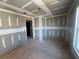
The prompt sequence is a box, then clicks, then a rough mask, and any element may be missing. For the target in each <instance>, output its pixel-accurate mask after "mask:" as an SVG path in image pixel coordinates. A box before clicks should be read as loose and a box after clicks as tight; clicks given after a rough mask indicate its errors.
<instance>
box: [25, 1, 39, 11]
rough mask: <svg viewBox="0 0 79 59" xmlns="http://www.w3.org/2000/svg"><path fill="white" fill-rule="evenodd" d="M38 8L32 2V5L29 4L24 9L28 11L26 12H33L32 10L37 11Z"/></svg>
mask: <svg viewBox="0 0 79 59" xmlns="http://www.w3.org/2000/svg"><path fill="white" fill-rule="evenodd" d="M38 8H39V7H38V6H37V5H36V4H34V3H33V2H32V4H30V5H29V6H27V7H25V8H24V9H25V10H28V11H33V10H35V9H38Z"/></svg>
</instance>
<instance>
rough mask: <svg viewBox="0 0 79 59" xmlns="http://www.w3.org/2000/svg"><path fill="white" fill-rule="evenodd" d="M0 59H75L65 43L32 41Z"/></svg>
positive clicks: (59, 41)
mask: <svg viewBox="0 0 79 59" xmlns="http://www.w3.org/2000/svg"><path fill="white" fill-rule="evenodd" d="M0 59H74V57H73V55H72V53H71V51H70V50H69V47H68V45H67V44H66V43H65V42H64V41H61V40H44V41H39V40H33V39H31V40H27V42H26V43H24V45H23V46H20V47H19V48H16V49H14V50H12V51H10V52H9V53H7V54H5V55H3V56H1V57H0Z"/></svg>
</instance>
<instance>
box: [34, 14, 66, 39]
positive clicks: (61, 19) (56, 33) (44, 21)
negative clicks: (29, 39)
mask: <svg viewBox="0 0 79 59" xmlns="http://www.w3.org/2000/svg"><path fill="white" fill-rule="evenodd" d="M66 24H67V19H66V15H60V16H56V17H42V16H39V17H36V18H35V20H34V32H35V37H34V38H35V39H40V40H42V39H48V38H50V39H51V38H55V37H58V38H61V39H65V38H66V29H67V28H66Z"/></svg>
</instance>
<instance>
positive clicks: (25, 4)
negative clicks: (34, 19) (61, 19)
mask: <svg viewBox="0 0 79 59" xmlns="http://www.w3.org/2000/svg"><path fill="white" fill-rule="evenodd" d="M36 1H37V0H36ZM36 1H35V0H6V1H4V0H0V5H2V4H1V2H4V3H7V4H9V5H12V6H14V7H17V8H20V9H21V10H23V11H24V10H25V11H28V12H29V13H30V14H29V13H27V14H28V15H31V14H32V15H45V14H52V15H57V14H64V13H67V11H68V9H69V7H70V5H71V4H72V2H73V1H74V0H40V2H38V1H39V0H38V1H37V2H38V3H36ZM40 4H42V6H41V5H40ZM4 5H5V4H4ZM43 6H44V7H43ZM7 7H8V6H7ZM6 9H10V7H9V8H6ZM10 10H11V9H10ZM25 11H24V12H25ZM61 11H62V12H61ZM17 12H18V10H17ZM19 12H20V11H19Z"/></svg>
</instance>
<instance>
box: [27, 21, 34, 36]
mask: <svg viewBox="0 0 79 59" xmlns="http://www.w3.org/2000/svg"><path fill="white" fill-rule="evenodd" d="M26 28H27V37H33V33H32V32H33V31H32V21H29V20H27V21H26Z"/></svg>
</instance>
